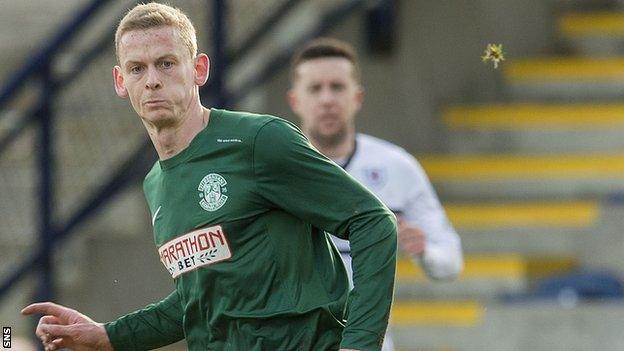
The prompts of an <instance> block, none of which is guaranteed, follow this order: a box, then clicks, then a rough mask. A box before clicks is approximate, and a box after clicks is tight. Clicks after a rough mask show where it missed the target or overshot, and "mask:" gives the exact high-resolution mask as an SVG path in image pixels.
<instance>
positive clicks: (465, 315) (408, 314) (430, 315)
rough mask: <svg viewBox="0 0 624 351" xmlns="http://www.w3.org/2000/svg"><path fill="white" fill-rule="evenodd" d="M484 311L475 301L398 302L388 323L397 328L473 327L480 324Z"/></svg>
mask: <svg viewBox="0 0 624 351" xmlns="http://www.w3.org/2000/svg"><path fill="white" fill-rule="evenodd" d="M484 309H485V308H484V306H483V305H482V304H481V303H479V302H478V301H476V300H446V301H444V300H427V301H423V300H408V301H401V300H399V301H396V302H395V303H394V305H393V307H392V313H391V315H390V323H391V325H393V326H399V327H400V326H414V327H416V326H430V327H432V326H446V327H449V326H450V327H473V326H476V325H477V324H479V323H481V322H482V320H483V314H484Z"/></svg>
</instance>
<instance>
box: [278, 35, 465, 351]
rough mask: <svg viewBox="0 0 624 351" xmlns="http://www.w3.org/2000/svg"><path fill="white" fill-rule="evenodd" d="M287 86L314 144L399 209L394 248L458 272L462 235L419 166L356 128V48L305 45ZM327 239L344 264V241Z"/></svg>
mask: <svg viewBox="0 0 624 351" xmlns="http://www.w3.org/2000/svg"><path fill="white" fill-rule="evenodd" d="M291 84H292V87H291V89H290V91H289V92H288V95H287V98H288V102H289V104H290V107H291V109H292V110H293V111H294V112H295V113H296V114H297V116H298V117H299V118H300V119H301V125H302V130H303V132H304V133H305V134H306V135H307V136H308V138H309V139H310V141H311V142H312V144H313V145H314V146H315V147H316V148H317V149H319V151H321V153H323V154H325V155H326V156H328V157H330V158H331V159H332V160H334V161H335V162H336V163H337V164H338V165H340V166H341V167H342V168H344V169H345V170H347V171H348V172H349V173H350V174H351V175H352V176H354V177H355V178H356V179H357V180H359V181H360V182H362V183H363V184H364V185H366V186H367V187H368V188H369V189H370V190H371V191H373V192H374V193H375V194H376V195H377V196H379V198H380V199H381V200H382V201H383V202H384V203H385V204H386V205H387V206H388V207H389V208H390V209H391V210H393V211H394V212H395V213H396V214H397V218H398V219H399V234H398V235H399V247H400V249H401V250H402V251H403V252H404V253H406V254H407V255H409V256H410V257H412V258H413V259H414V260H416V261H417V262H418V263H419V264H420V265H421V267H422V268H423V270H424V271H425V272H426V273H427V275H428V276H429V277H430V278H432V279H437V280H449V279H454V278H456V277H457V276H458V275H459V273H460V272H461V271H462V268H463V258H462V251H461V243H460V238H459V236H458V235H457V233H456V232H455V230H454V229H453V227H452V225H451V224H450V223H449V221H448V219H447V217H446V214H445V212H444V209H443V208H442V206H441V205H440V202H439V200H438V198H437V196H436V194H435V192H434V190H433V187H432V186H431V183H430V182H429V179H428V178H427V176H426V174H425V172H424V171H423V169H422V168H421V166H420V165H419V164H418V162H417V161H416V160H415V159H414V158H413V157H412V156H411V155H410V154H409V153H407V152H406V151H405V150H403V149H402V148H400V147H398V146H396V145H393V144H392V143H390V142H387V141H384V140H381V139H378V138H375V137H372V136H369V135H366V134H361V133H356V131H355V129H356V128H355V116H356V114H357V113H358V111H359V110H360V108H361V106H362V102H363V99H364V92H363V89H362V87H361V85H360V68H359V64H358V59H357V56H356V54H355V50H354V49H353V48H352V47H351V46H350V45H349V44H347V43H345V42H342V41H339V40H337V39H332V38H320V39H316V40H313V41H311V42H309V43H307V44H306V45H304V46H303V47H302V48H301V49H300V50H299V51H298V52H297V53H295V55H294V56H293V58H292V62H291ZM381 118H383V116H381ZM333 239H334V242H335V243H336V246H337V247H338V249H339V250H340V252H341V254H342V257H343V260H344V261H345V264H346V266H347V269H350V267H351V256H350V253H351V251H350V248H349V242H348V241H346V240H342V239H339V238H336V237H333ZM386 340H387V341H388V342H389V341H390V339H389V338H386ZM384 349H386V350H391V349H392V347H391V345H386V346H385V347H384Z"/></svg>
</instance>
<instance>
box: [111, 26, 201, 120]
mask: <svg viewBox="0 0 624 351" xmlns="http://www.w3.org/2000/svg"><path fill="white" fill-rule="evenodd" d="M118 54H119V63H120V65H119V66H115V68H114V69H113V76H114V78H115V91H116V92H117V95H119V96H121V97H129V98H130V102H131V103H132V107H133V108H134V110H135V111H136V112H137V114H138V115H139V116H140V117H141V118H142V119H143V121H144V122H145V123H148V124H151V125H154V126H156V127H167V126H175V125H178V124H179V123H180V122H181V121H182V119H183V118H184V117H185V116H186V112H187V111H188V109H189V107H190V106H191V104H192V102H193V100H194V99H197V98H198V88H197V87H198V85H202V84H204V83H205V81H206V79H207V76H208V72H207V71H208V67H207V65H208V58H207V57H206V56H205V55H199V56H198V58H192V57H191V55H190V53H189V50H188V48H187V47H186V46H185V45H184V44H183V43H182V40H181V39H180V36H179V34H178V30H177V29H176V28H174V27H171V26H162V27H156V28H151V29H147V30H134V31H129V32H127V33H125V34H124V35H123V36H122V37H121V40H120V45H119V53H118ZM204 66H205V67H204Z"/></svg>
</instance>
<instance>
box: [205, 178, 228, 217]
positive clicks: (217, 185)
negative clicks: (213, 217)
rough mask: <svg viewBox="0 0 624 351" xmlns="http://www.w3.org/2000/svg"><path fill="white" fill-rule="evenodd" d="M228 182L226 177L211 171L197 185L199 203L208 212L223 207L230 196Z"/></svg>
mask: <svg viewBox="0 0 624 351" xmlns="http://www.w3.org/2000/svg"><path fill="white" fill-rule="evenodd" d="M226 184H227V182H226V181H225V178H223V177H222V176H221V175H219V174H217V173H210V174H208V175H207V176H205V177H204V179H202V181H201V182H200V183H199V186H198V187H197V190H198V191H199V198H200V199H201V200H200V201H199V205H200V206H201V207H202V208H203V209H204V210H206V211H208V212H213V211H216V210H218V209H220V208H221V206H223V204H225V201H227V199H228V197H227V195H225V193H227V188H226V187H225V185H226Z"/></svg>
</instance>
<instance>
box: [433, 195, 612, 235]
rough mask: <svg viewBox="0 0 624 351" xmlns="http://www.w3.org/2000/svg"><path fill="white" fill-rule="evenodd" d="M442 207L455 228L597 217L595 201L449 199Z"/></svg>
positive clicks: (569, 222)
mask: <svg viewBox="0 0 624 351" xmlns="http://www.w3.org/2000/svg"><path fill="white" fill-rule="evenodd" d="M444 209H445V210H446V213H447V215H448V217H449V219H450V221H451V223H453V226H454V227H455V228H456V229H458V230H460V231H461V230H489V229H501V228H507V229H508V228H512V229H513V228H521V229H527V228H528V229H531V228H553V227H555V228H565V229H570V228H587V227H590V226H592V225H594V224H595V223H596V221H597V219H598V217H599V214H600V208H599V204H598V202H597V201H589V200H588V201H540V202H503V203H449V204H445V205H444Z"/></svg>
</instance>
